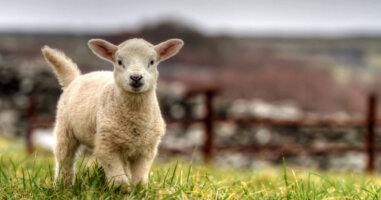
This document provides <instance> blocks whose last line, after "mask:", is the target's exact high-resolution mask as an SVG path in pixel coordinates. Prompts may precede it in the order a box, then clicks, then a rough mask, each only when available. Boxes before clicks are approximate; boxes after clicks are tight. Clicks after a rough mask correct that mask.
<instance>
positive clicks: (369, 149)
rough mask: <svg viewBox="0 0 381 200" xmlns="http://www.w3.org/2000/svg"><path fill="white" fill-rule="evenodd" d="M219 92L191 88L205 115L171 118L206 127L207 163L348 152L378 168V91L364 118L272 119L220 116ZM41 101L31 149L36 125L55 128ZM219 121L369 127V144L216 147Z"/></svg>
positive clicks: (34, 104)
mask: <svg viewBox="0 0 381 200" xmlns="http://www.w3.org/2000/svg"><path fill="white" fill-rule="evenodd" d="M217 93H218V89H217V88H215V87H204V88H198V89H193V90H189V91H188V93H187V95H188V96H193V95H204V97H205V102H204V104H205V109H206V112H205V116H204V118H203V119H199V120H180V121H170V120H167V124H168V125H169V126H171V125H174V124H180V125H184V124H193V123H199V124H202V125H203V127H204V142H203V146H202V154H203V158H204V162H206V163H208V162H210V160H211V159H212V157H213V155H215V154H223V153H243V154H258V153H274V154H280V155H290V154H292V155H297V154H342V153H347V152H361V153H365V154H366V155H367V164H366V168H365V171H366V172H368V173H371V172H374V171H375V169H376V165H375V163H376V154H377V152H379V151H381V147H380V146H377V144H376V127H377V126H379V125H380V124H381V123H380V122H379V121H377V116H376V113H377V112H376V111H377V97H376V95H375V94H373V93H372V94H370V95H369V97H368V99H367V112H366V116H365V118H364V119H363V120H356V119H349V120H345V121H340V120H335V119H301V120H289V119H270V118H254V117H246V118H216V117H214V115H213V113H214V110H213V100H214V97H215V95H216V94H217ZM36 107H37V102H36V101H35V99H34V98H31V99H30V105H29V110H28V116H29V126H28V131H27V134H26V138H27V139H26V141H27V149H28V151H29V152H32V151H33V144H32V134H33V131H34V129H36V128H45V127H51V126H52V125H53V120H52V119H48V120H41V119H36V117H35V116H36ZM218 123H236V124H241V125H254V126H269V127H277V126H280V127H311V128H314V127H315V128H320V127H330V128H335V127H347V128H364V129H365V135H364V137H365V140H364V141H365V143H364V145H362V146H327V147H313V146H303V145H282V146H274V145H273V146H269V145H268V146H250V147H247V146H245V147H243V146H237V147H218V146H215V145H214V143H213V141H214V132H215V131H214V127H215V124H218ZM160 151H161V152H164V153H175V154H191V153H192V152H194V148H189V149H187V148H182V149H166V148H160Z"/></svg>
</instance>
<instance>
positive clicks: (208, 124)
mask: <svg viewBox="0 0 381 200" xmlns="http://www.w3.org/2000/svg"><path fill="white" fill-rule="evenodd" d="M213 97H214V92H213V91H212V90H208V91H206V92H205V111H206V113H205V118H204V128H205V132H204V146H203V159H204V163H210V160H211V158H212V151H213Z"/></svg>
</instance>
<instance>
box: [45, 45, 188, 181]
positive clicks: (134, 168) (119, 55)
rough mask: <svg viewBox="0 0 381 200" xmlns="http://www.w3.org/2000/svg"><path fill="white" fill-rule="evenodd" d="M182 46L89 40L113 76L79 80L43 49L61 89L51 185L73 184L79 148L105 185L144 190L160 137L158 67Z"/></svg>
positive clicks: (73, 68) (59, 57) (62, 59)
mask: <svg viewBox="0 0 381 200" xmlns="http://www.w3.org/2000/svg"><path fill="white" fill-rule="evenodd" d="M183 44H184V43H183V41H182V40H180V39H170V40H167V41H165V42H162V43H160V44H157V45H155V46H154V45H152V44H151V43H149V42H147V41H145V40H143V39H137V38H134V39H129V40H126V41H125V42H123V43H121V44H119V45H114V44H112V43H110V42H107V41H105V40H102V39H92V40H90V41H89V43H88V45H89V47H90V49H91V50H92V51H93V53H94V54H95V55H97V56H98V57H100V58H101V59H104V60H106V61H109V62H111V63H112V64H113V65H114V71H113V72H106V71H98V72H92V73H88V74H84V75H81V74H80V71H79V69H78V67H77V65H76V64H75V63H73V62H72V61H71V59H70V58H68V57H66V56H65V55H64V54H63V53H62V52H60V51H59V50H56V49H52V48H50V47H48V46H44V47H43V48H42V53H43V55H44V57H45V59H46V61H47V62H48V64H49V65H50V66H51V67H52V68H53V70H54V72H55V74H56V76H57V78H58V80H59V83H60V84H61V85H62V87H63V93H62V95H61V97H60V99H59V101H58V106H57V115H56V124H55V127H54V135H55V144H54V155H55V160H56V168H55V182H56V183H57V182H61V181H62V182H63V183H65V184H70V183H71V182H72V181H73V179H74V176H75V171H74V167H73V165H74V162H75V154H76V152H77V149H78V147H79V146H80V145H84V146H86V147H88V148H90V149H92V150H93V153H94V155H95V157H96V158H97V159H98V161H99V162H100V164H101V165H102V167H103V169H104V171H105V173H106V177H107V180H108V181H109V183H113V184H114V186H122V185H129V184H131V183H132V184H142V185H147V181H148V173H149V170H150V167H151V164H152V162H153V160H154V158H155V157H156V154H157V149H158V145H159V143H160V140H161V137H162V136H163V134H164V133H165V122H164V120H163V118H162V116H161V112H160V108H159V104H158V100H157V97H156V92H155V90H156V82H157V79H158V70H157V66H158V64H159V63H160V62H161V61H164V60H166V59H168V58H170V57H172V56H174V55H175V54H177V53H178V52H179V50H180V49H181V48H182V46H183Z"/></svg>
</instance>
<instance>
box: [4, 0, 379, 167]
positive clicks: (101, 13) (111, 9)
mask: <svg viewBox="0 0 381 200" xmlns="http://www.w3.org/2000/svg"><path fill="white" fill-rule="evenodd" d="M380 10H381V2H379V1H370V0H365V1H356V0H329V1H328V0H322V1H312V0H288V1H272V0H270V1H262V0H250V1H249V0H247V1H246V0H237V1H217V0H212V1H201V0H193V1H169V0H163V1H154V0H151V1H129V0H127V1H125V0H115V1H106V0H102V1H100V0H99V1H94V0H65V1H49V0H35V1H33V2H31V1H27V0H13V1H4V2H2V6H1V7H0V136H1V137H20V138H23V139H25V140H26V141H29V142H26V143H27V144H28V145H29V146H30V147H29V149H30V150H31V148H32V147H31V146H32V145H31V144H33V145H34V146H41V147H43V148H47V149H48V150H49V149H50V148H51V144H52V128H51V127H52V123H51V122H52V121H53V120H54V116H55V109H56V102H57V100H58V98H59V95H60V94H61V92H62V91H61V88H60V86H59V85H58V82H57V80H56V78H55V76H54V75H53V73H52V70H51V69H50V68H49V67H48V65H47V64H46V62H45V61H44V60H43V57H42V55H41V52H40V49H41V47H42V46H43V45H50V46H52V47H55V48H58V49H61V50H63V51H64V52H65V53H66V54H67V55H68V56H69V57H71V58H72V59H73V60H74V61H75V62H76V63H77V64H78V65H79V67H80V69H81V71H82V72H83V73H88V72H91V71H96V70H113V69H112V65H111V64H110V63H107V62H105V61H102V60H100V59H99V58H97V57H96V56H95V55H94V54H92V53H91V52H90V50H89V48H88V47H87V41H88V40H89V39H91V38H103V39H106V40H109V41H111V42H113V43H115V44H118V43H120V42H122V41H124V40H126V39H128V38H133V37H139V38H144V39H146V40H148V41H150V42H151V43H153V44H156V43H159V42H162V41H164V40H167V39H169V38H181V39H183V40H184V41H185V46H184V48H183V49H182V50H181V52H180V53H179V54H178V55H176V56H175V57H173V58H171V59H170V60H168V61H166V62H164V63H162V64H161V65H160V66H159V71H160V80H159V88H158V93H159V100H160V103H161V108H162V111H163V114H164V117H165V119H166V120H167V121H168V130H167V134H166V135H165V137H164V138H163V141H162V145H161V149H162V154H163V156H161V157H166V156H171V155H173V154H184V155H185V156H186V157H188V158H193V159H195V160H199V161H200V162H201V159H202V158H204V159H205V158H207V159H205V160H204V161H212V162H214V163H217V164H221V165H224V166H233V167H245V168H246V167H247V168H265V167H268V166H273V165H277V164H280V163H281V161H282V156H286V160H287V162H288V164H289V165H294V166H298V167H302V168H308V169H322V170H336V171H343V170H344V171H347V170H349V171H359V172H362V171H363V170H364V169H366V168H367V169H369V167H372V166H369V165H373V168H372V170H374V169H375V170H377V171H378V172H381V169H380V166H381V160H380V159H379V158H377V154H376V152H378V151H379V150H380V148H379V147H377V145H378V144H380V141H381V136H380V133H379V132H377V124H378V123H377V120H376V118H375V115H376V114H377V113H379V111H380V106H378V107H377V103H379V101H378V100H377V99H379V98H377V95H378V94H380V92H381V91H380V90H381V88H380V86H381V12H380ZM370 94H373V100H374V98H375V102H373V103H372V100H370V101H369V100H368V99H369V96H370ZM371 99H372V98H371ZM369 102H370V103H369ZM372 110H373V111H374V112H372ZM372 123H373V124H375V125H372ZM369 124H370V126H371V128H369ZM372 127H373V128H372ZM369 134H371V135H370V137H369ZM369 152H370V153H369ZM372 160H373V161H372ZM369 162H373V164H372V163H370V164H369Z"/></svg>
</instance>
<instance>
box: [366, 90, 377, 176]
mask: <svg viewBox="0 0 381 200" xmlns="http://www.w3.org/2000/svg"><path fill="white" fill-rule="evenodd" d="M367 109H368V110H367V116H366V140H365V142H366V152H367V155H368V161H367V165H366V172H367V173H373V172H374V170H375V158H376V146H375V145H376V122H377V97H376V94H374V93H371V94H370V95H369V97H368V108H367Z"/></svg>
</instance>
